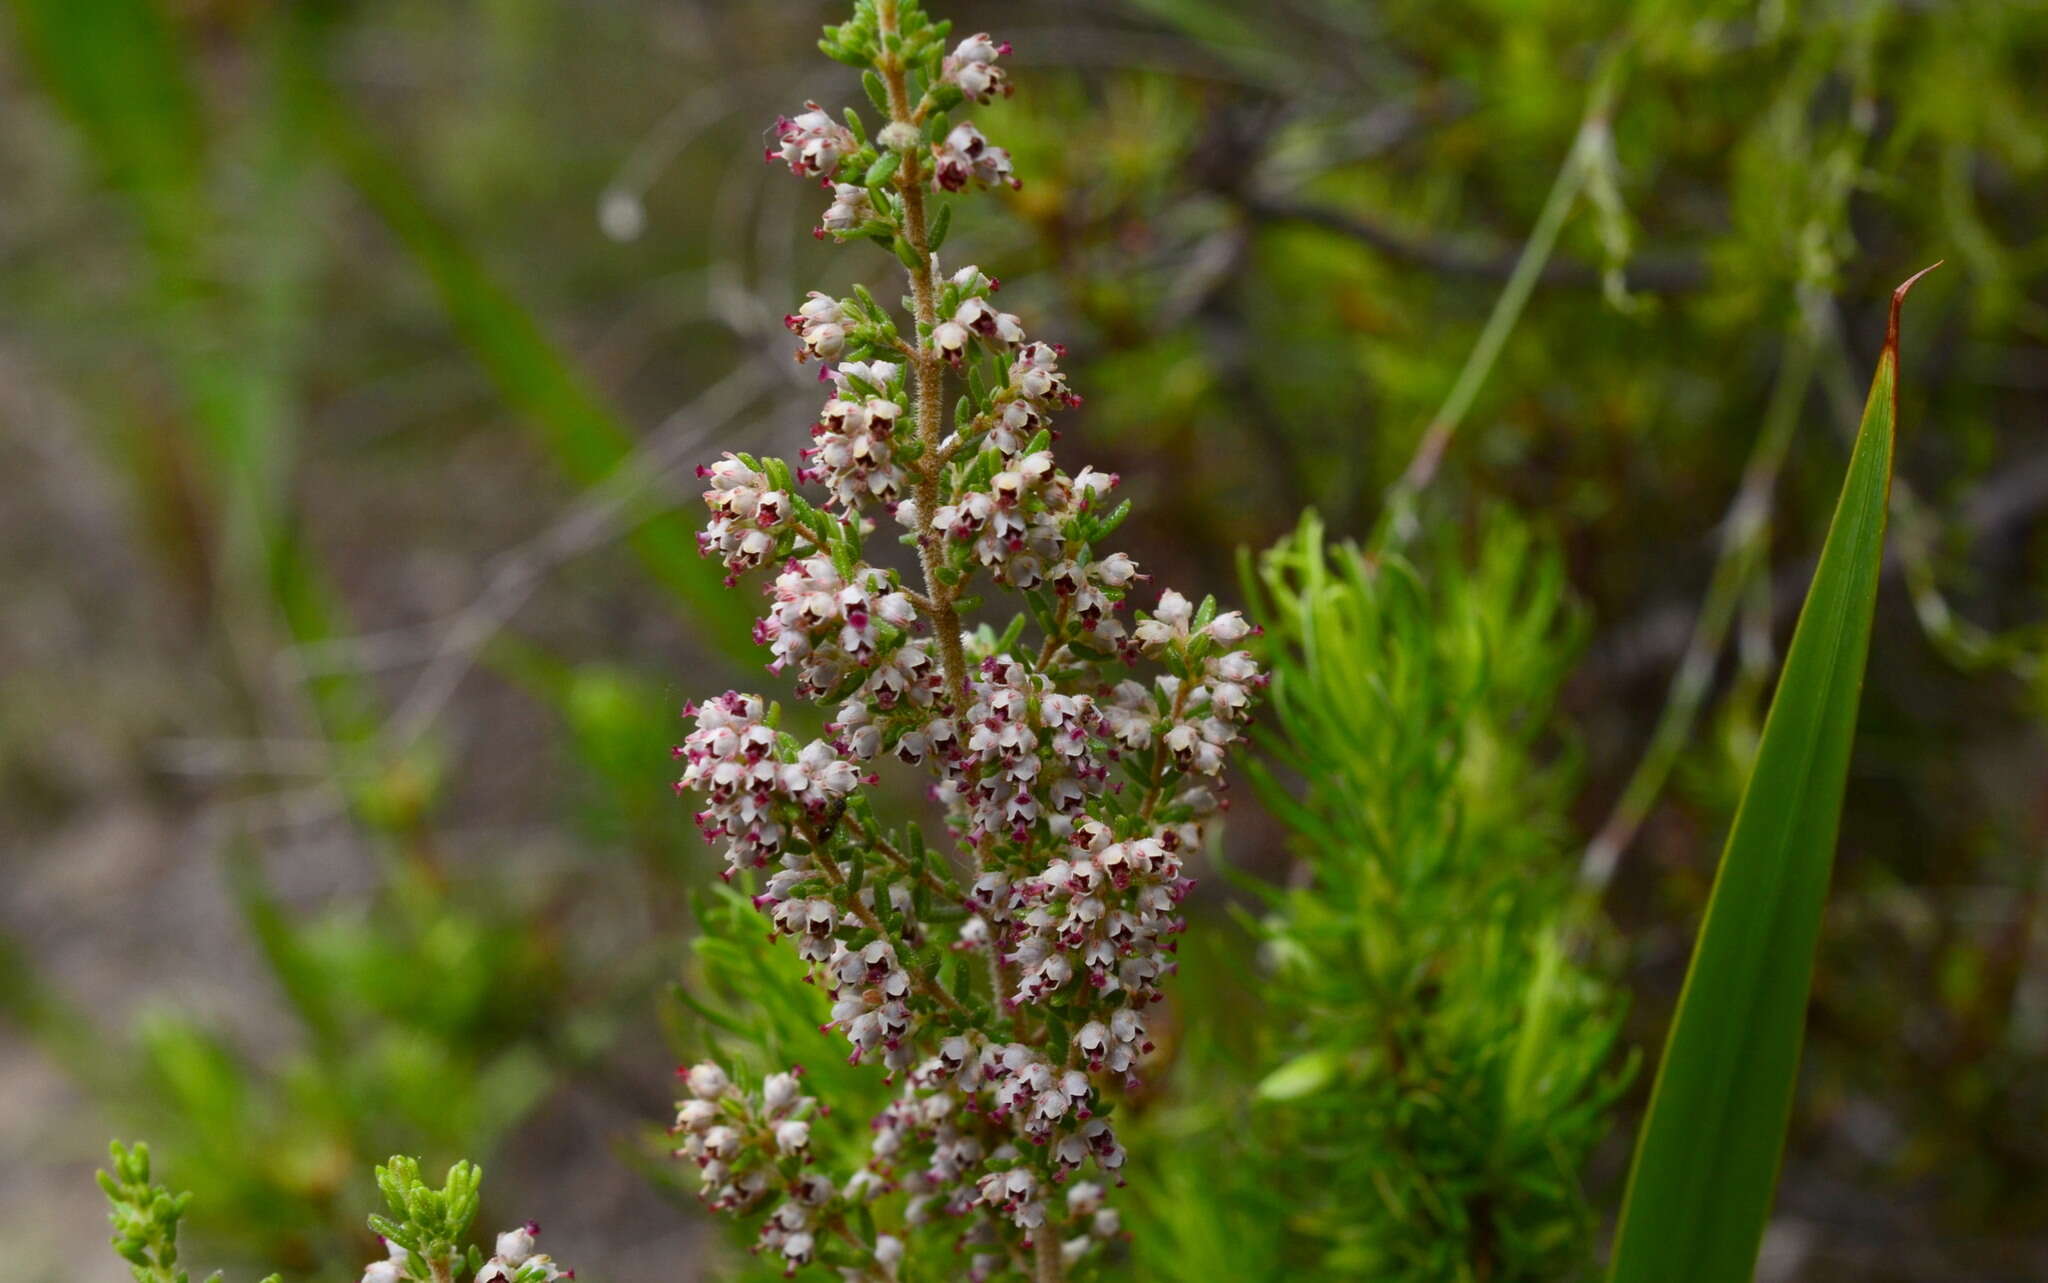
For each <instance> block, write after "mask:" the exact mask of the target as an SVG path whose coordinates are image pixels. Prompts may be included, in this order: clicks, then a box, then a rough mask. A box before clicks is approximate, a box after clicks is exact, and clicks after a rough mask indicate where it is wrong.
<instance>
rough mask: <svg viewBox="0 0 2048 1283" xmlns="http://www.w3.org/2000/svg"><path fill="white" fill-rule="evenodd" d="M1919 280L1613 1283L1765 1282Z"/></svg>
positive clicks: (1797, 647) (1809, 622) (1701, 958)
mask: <svg viewBox="0 0 2048 1283" xmlns="http://www.w3.org/2000/svg"><path fill="white" fill-rule="evenodd" d="M1936 266H1939V264H1937V265H1936ZM1932 270H1933V268H1928V269H1927V271H1932ZM1925 274H1926V273H1925V272H1922V273H1921V274H1920V275H1925ZM1919 279H1920V276H1919V275H1916V276H1914V277H1913V278H1912V279H1911V280H1908V281H1907V282H1906V283H1905V284H1903V285H1901V286H1899V288H1898V290H1897V291H1896V292H1894V293H1893V295H1892V306H1891V324H1890V327H1889V329H1888V331H1887V334H1886V338H1885V345H1884V353H1883V355H1882V356H1880V357H1879V358H1878V364H1877V375H1876V377H1875V378H1874V379H1873V380H1872V381H1871V385H1870V399H1869V401H1868V402H1867V403H1866V404H1865V406H1864V410H1863V423H1862V426H1861V427H1860V428H1859V429H1858V431H1857V434H1856V445H1855V450H1854V451H1853V453H1852V454H1851V456H1850V459H1849V475H1848V479H1847V480H1846V481H1844V482H1843V485H1842V497H1841V500H1840V501H1839V503H1838V504H1837V505H1836V508H1835V516H1834V520H1833V522H1832V523H1831V524H1830V525H1829V527H1828V537H1827V543H1826V545H1825V546H1824V547H1823V548H1822V550H1821V557H1820V563H1819V565H1818V567H1817V568H1816V569H1815V571H1814V576H1813V585H1812V587H1811V588H1810V589H1809V590H1808V591H1807V596H1806V605H1805V607H1804V608H1803V609H1802V610H1801V611H1800V614H1799V625H1798V627H1797V629H1796V630H1795V631H1794V632H1793V635H1792V646H1791V649H1790V650H1789V651H1788V652H1787V654H1786V657H1785V669H1784V673H1783V674H1782V676H1781V677H1780V679H1779V682H1778V690H1777V694H1776V695H1775V696H1774V697H1773V699H1772V701H1771V711H1770V716H1769V718H1768V720H1767V721H1766V722H1765V725H1764V735H1763V741H1762V744H1761V746H1760V747H1759V749H1758V752H1757V759H1756V767H1755V770H1754V771H1753V772H1752V773H1751V775H1750V779H1749V785H1748V787H1747V788H1746V789H1744V791H1743V796H1742V804H1741V806H1740V808H1739V809H1738V810H1737V812H1736V815H1735V825H1734V828H1733V829H1732V830H1731V831H1730V833H1729V835H1728V846H1727V849H1726V850H1725V851H1724V852H1723V853H1722V856H1721V869H1720V873H1719V874H1718V875H1717V876H1716V878H1715V880H1714V892H1713V896H1712V898H1711V899H1710V900H1709V901H1708V904H1707V914H1706V921H1705V922H1704V923H1703V924H1702V925H1701V927H1700V934H1699V939H1698V942H1697V943H1696V945H1695V947H1694V949H1693V958H1692V966H1691V969H1690V970H1689V971H1688V972H1687V973H1686V978H1685V989H1684V992H1683V993H1682V994H1681V995H1680V997H1679V1000H1678V1011H1677V1014H1676V1015H1675V1016H1674V1017H1673V1020H1672V1026H1671V1034H1670V1037H1669V1039H1668V1040H1667V1041H1666V1043H1665V1045H1664V1057H1663V1062H1662V1064H1661V1065H1660V1066H1659V1069H1658V1073H1657V1085H1656V1088H1655V1090H1654V1091H1653V1092H1652V1093H1651V1096H1650V1110H1649V1114H1648V1116H1647V1117H1645V1118H1644V1120H1643V1127H1642V1131H1641V1133H1640V1135H1639V1136H1638V1137H1637V1142H1636V1156H1635V1166H1634V1168H1633V1170H1632V1171H1631V1172H1630V1174H1629V1186H1628V1194H1627V1197H1626V1198H1625V1200H1624V1201H1623V1204H1622V1211H1621V1224H1620V1227H1619V1228H1618V1229H1617V1230H1616V1233H1615V1244H1614V1259H1613V1264H1612V1266H1611V1267H1610V1272H1609V1276H1608V1277H1609V1280H1610V1283H1739V1281H1740V1280H1744V1279H1748V1278H1749V1277H1750V1276H1751V1274H1752V1272H1753V1271H1754V1269H1755V1266H1756V1254H1757V1248H1758V1245H1759V1243H1760V1242H1761V1240H1762V1237H1763V1230H1764V1222H1765V1218H1766V1217H1767V1216H1768V1215H1769V1213H1770V1207H1771V1200H1772V1196H1773V1194H1774V1192H1775V1189H1776V1185H1777V1174H1778V1163H1779V1159H1780V1156H1781V1155H1782V1153H1783V1150H1784V1144H1785V1128H1786V1124H1787V1122H1788V1121H1789V1118H1790V1115H1791V1109H1792V1091H1793V1081H1794V1077H1795V1075H1796V1074H1797V1072H1798V1068H1799V1048H1800V1040H1801V1035H1802V1032H1803V1028H1802V1027H1803V1025H1804V1023H1805V1017H1806V1001H1807V992H1808V989H1809V988H1810V986H1811V984H1812V980H1813V957H1814V948H1815V945H1816V943H1817V941H1818V938H1819V934H1820V917H1821V909H1822V906H1823V904H1824V902H1825V900H1826V898H1827V885H1828V874H1829V870H1830V867H1831V865H1832V864H1833V861H1834V850H1835V835H1836V830H1837V828H1838V826H1839V824H1840V821H1841V810H1842V790H1843V786H1844V783H1845V781H1846V779H1847V776H1848V770H1849V750H1850V745H1851V741H1852V740H1853V739H1854V738H1855V732H1856V709H1857V704H1858V702H1859V699H1860V696H1861V694H1862V688H1863V666H1864V660H1865V658H1866V657H1867V656H1868V654H1869V650H1870V629H1871V618H1872V614H1873V612H1874V610H1875V607H1876V602H1877V584H1878V576H1879V571H1880V568H1881V566H1882V563H1883V559H1884V527H1885V512H1886V506H1887V503H1888V501H1889V499H1890V494H1891V476H1892V444H1893V434H1894V429H1895V424H1896V421H1897V418H1898V364H1899V344H1898V338H1899V304H1900V303H1901V302H1903V301H1904V299H1905V296H1906V291H1907V290H1908V289H1910V288H1911V287H1912V285H1913V282H1914V281H1917V280H1919Z"/></svg>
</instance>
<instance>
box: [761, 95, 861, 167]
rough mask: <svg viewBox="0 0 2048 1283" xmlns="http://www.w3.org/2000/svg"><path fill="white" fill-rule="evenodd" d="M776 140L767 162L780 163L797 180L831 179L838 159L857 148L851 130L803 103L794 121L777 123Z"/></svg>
mask: <svg viewBox="0 0 2048 1283" xmlns="http://www.w3.org/2000/svg"><path fill="white" fill-rule="evenodd" d="M775 138H776V142H777V144H778V145H777V146H776V147H773V148H770V149H769V151H768V159H769V160H771V161H775V160H780V161H782V162H783V163H784V164H786V165H788V166H789V172H790V173H792V174H795V175H797V176H798V177H799V178H811V177H816V178H830V177H831V176H832V174H833V172H834V171H835V170H837V169H838V168H839V159H840V157H842V156H844V155H845V154H846V153H847V152H850V151H852V150H853V149H854V148H855V147H857V146H859V143H858V142H857V141H856V140H855V139H854V136H853V131H852V130H850V129H848V128H847V127H846V126H845V125H842V124H840V123H839V122H838V121H836V120H834V119H832V117H831V116H829V115H827V114H826V113H825V111H824V109H822V108H821V107H819V106H818V104H816V103H814V102H807V103H805V104H804V109H803V110H802V111H801V112H799V113H797V117H796V119H794V120H791V119H788V118H787V117H785V118H783V119H781V120H778V121H776V122H775Z"/></svg>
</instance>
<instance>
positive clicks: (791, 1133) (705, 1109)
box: [671, 1061, 903, 1275]
mask: <svg viewBox="0 0 2048 1283" xmlns="http://www.w3.org/2000/svg"><path fill="white" fill-rule="evenodd" d="M680 1073H681V1076H682V1077H683V1080H684V1083H685V1085H686V1086H687V1087H688V1089H689V1098H688V1099H686V1100H684V1101H683V1102H682V1103H681V1104H679V1105H677V1106H676V1121H675V1126H674V1127H673V1128H672V1129H671V1132H672V1134H674V1135H678V1136H680V1137H682V1144H681V1145H680V1146H679V1147H678V1148H677V1149H676V1156H677V1157H678V1158H686V1159H689V1160H690V1161H691V1162H694V1163H695V1164H697V1168H698V1171H699V1173H700V1177H701V1188H702V1194H703V1197H704V1200H705V1202H706V1203H707V1204H709V1205H710V1206H711V1207H713V1208H715V1209H717V1210H720V1211H734V1212H743V1211H748V1210H751V1209H754V1208H757V1207H765V1206H766V1205H767V1204H769V1203H771V1202H773V1203H775V1206H774V1207H773V1209H772V1210H770V1211H769V1214H768V1216H767V1217H766V1219H765V1220H764V1221H763V1222H762V1224H761V1227H760V1236H759V1239H758V1241H757V1242H756V1243H755V1245H754V1250H755V1251H757V1252H764V1253H768V1254H770V1255H772V1256H774V1257H776V1258H778V1259H780V1260H781V1261H782V1262H783V1264H784V1266H785V1268H786V1270H787V1271H788V1272H789V1273H791V1274H794V1273H795V1272H796V1271H797V1269H799V1268H800V1267H802V1266H804V1265H808V1264H810V1262H811V1260H812V1259H813V1257H814V1256H815V1255H816V1253H817V1249H818V1242H819V1238H820V1236H821V1234H823V1233H824V1231H825V1228H826V1227H827V1226H828V1225H829V1224H831V1223H832V1222H833V1221H834V1220H835V1219H837V1217H838V1216H840V1215H842V1214H843V1212H844V1210H845V1208H846V1207H847V1206H848V1205H849V1202H850V1201H851V1200H857V1199H858V1198H859V1197H860V1191H859V1190H854V1191H852V1192H851V1194H842V1192H841V1191H840V1190H838V1189H837V1188H835V1187H834V1185H833V1183H832V1181H831V1179H830V1178H828V1177H826V1176H823V1175H821V1174H819V1173H817V1172H815V1171H809V1170H806V1164H807V1163H808V1161H809V1158H810V1146H811V1122H810V1120H811V1117H812V1116H813V1115H814V1114H816V1113H817V1112H818V1110H819V1105H818V1102H817V1100H816V1098H814V1097H811V1096H806V1095H804V1094H803V1087H802V1083H801V1078H802V1074H803V1070H802V1069H801V1068H797V1069H792V1070H789V1071H788V1072H786V1073H779V1074H770V1075H769V1076H768V1078H767V1079H766V1080H765V1081H763V1082H762V1084H761V1086H760V1088H759V1090H757V1091H753V1092H744V1091H741V1090H740V1089H739V1088H738V1087H737V1086H735V1085H734V1084H733V1082H732V1080H731V1079H730V1078H728V1077H727V1076H726V1073H725V1071H724V1070H723V1069H721V1068H719V1067H718V1066H717V1065H715V1064H713V1063H711V1062H709V1061H706V1062H704V1063H701V1064H697V1065H692V1066H690V1067H689V1068H688V1069H685V1070H682V1071H680ZM777 1196H779V1199H780V1201H779V1202H777V1201H776V1198H777ZM902 1254H903V1245H902V1243H901V1241H900V1240H891V1239H890V1238H889V1237H888V1236H886V1235H883V1236H881V1237H879V1238H878V1239H877V1240H876V1241H875V1243H874V1245H873V1249H872V1253H871V1256H872V1259H873V1261H874V1262H875V1263H876V1264H878V1265H880V1266H881V1267H882V1268H883V1269H884V1271H885V1272H886V1273H889V1274H891V1275H893V1272H894V1267H895V1263H896V1262H897V1261H898V1260H900V1259H902Z"/></svg>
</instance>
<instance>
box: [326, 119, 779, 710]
mask: <svg viewBox="0 0 2048 1283" xmlns="http://www.w3.org/2000/svg"><path fill="white" fill-rule="evenodd" d="M322 124H323V126H324V128H323V135H324V138H325V142H326V144H327V147H328V150H329V152H330V153H331V154H332V155H333V157H334V158H335V160H336V161H337V162H338V163H339V165H340V167H341V169H342V171H343V172H344V173H345V174H346V175H347V177H348V179H349V181H350V182H351V183H353V184H354V185H355V187H356V189H357V190H358V191H359V192H361V193H362V195H363V197H364V198H365V199H367V200H368V201H369V203H370V204H371V205H372V206H373V207H374V208H375V209H376V211H377V213H378V214H379V215H380V216H381V217H382V218H383V220H384V222H385V224H386V226H388V227H389V228H390V229H391V231H392V233H393V234H394V235H395V236H396V237H397V238H398V240H399V242H400V244H402V245H403V246H404V247H405V249H406V251H407V252H408V253H410V254H411V255H412V257H413V260H414V262H415V263H417V264H418V266H419V267H420V269H421V270H422V271H423V272H424V273H425V275H426V276H427V278H428V280H430V281H431V282H432V283H433V286H434V289H435V291H436V293H437V294H438V295H439V297H440V300H441V304H442V309H443V310H444V311H445V312H446V313H447V316H448V319H449V321H450V322H451V323H452V324H453V325H454V327H455V330H456V332H457V333H458V334H459V335H460V336H461V338H462V340H463V341H464V342H465V343H466V344H468V346H469V348H470V350H471V351H472V352H473V353H475V355H476V357H477V359H478V360H479V361H481V362H482V364H483V366H484V368H485V370H486V371H487V372H488V373H489V374H490V376H491V379H492V381H493V383H495V384H496V386H497V388H498V392H499V395H501V396H502V397H503V398H504V400H505V403H506V404H507V405H508V406H510V407H511V408H512V409H513V410H515V411H517V412H518V413H519V414H520V415H521V416H523V417H524V418H525V419H526V420H527V421H528V422H529V423H530V424H531V425H532V426H533V427H534V428H535V429H536V430H537V431H538V433H539V436H540V438H541V440H542V442H543V444H544V445H545V446H546V447H547V449H548V451H549V452H550V453H551V454H552V455H553V456H554V458H555V460H556V463H557V465H558V466H559V467H560V468H561V470H562V472H563V473H564V474H566V475H567V476H568V477H569V479H570V480H572V481H574V482H576V483H578V484H580V485H596V484H598V483H599V482H601V481H603V480H605V479H606V478H607V477H608V476H610V475H611V474H612V472H613V470H614V469H616V468H618V467H619V466H620V465H621V464H622V463H624V462H625V461H626V460H627V459H629V458H630V457H631V455H632V453H633V449H634V445H635V438H634V433H633V431H632V430H631V429H630V428H629V427H628V426H627V425H626V424H625V423H624V422H623V421H622V420H621V418H620V417H619V415H618V414H617V413H616V412H615V411H614V410H613V409H612V408H611V407H610V406H609V405H607V404H606V402H605V399H604V398H603V397H602V396H601V395H600V394H599V393H598V391H597V390H596V389H595V388H593V387H592V386H591V385H590V383H589V382H588V381H587V380H586V379H585V378H584V377H583V375H582V374H581V373H580V372H579V371H578V370H577V369H576V368H575V367H574V366H573V365H572V364H571V363H570V361H569V359H568V357H567V356H565V355H564V354H563V352H562V350H561V349H560V348H559V347H558V346H557V345H556V344H555V343H554V341H553V340H552V339H550V338H549V337H548V335H547V333H546V331H545V330H543V329H542V328H541V325H540V322H539V321H538V320H536V319H535V317H534V316H533V314H532V313H531V312H530V311H528V310H527V309H526V307H525V306H524V305H522V304H521V303H520V302H519V300H518V299H516V298H514V297H513V295H512V294H511V292H510V291H508V290H507V289H506V288H505V287H504V286H503V285H501V284H500V283H499V282H498V281H497V279H496V278H495V277H493V276H492V275H491V273H490V272H489V270H488V269H487V268H486V267H485V265H484V263H483V262H482V261H481V260H480V259H478V258H477V256H476V255H475V254H474V253H472V252H471V250H470V249H469V247H468V246H467V245H465V244H464V243H463V241H462V239H461V238H460V237H459V236H458V235H457V234H456V233H455V232H454V231H453V230H452V229H451V228H450V227H448V225H447V224H445V223H444V222H443V221H442V220H441V219H440V218H439V217H438V216H437V215H436V214H435V213H434V212H433V211H432V210H430V209H429V208H428V207H427V205H426V203H425V202H424V201H423V200H421V199H420V197H419V195H418V193H417V192H416V191H415V189H414V186H413V184H412V183H411V182H409V181H408V179H407V177H406V175H405V174H404V173H403V172H402V171H401V170H400V169H399V167H398V165H397V164H396V163H395V162H394V161H393V160H392V159H391V158H390V157H389V156H388V155H386V154H385V152H384V151H383V149H382V148H381V147H380V146H379V145H378V143H377V141H376V140H375V139H373V138H372V137H371V136H370V135H369V134H368V133H367V132H366V131H365V130H364V129H363V128H362V126H361V125H360V124H358V123H357V121H356V120H355V119H353V118H352V116H351V115H350V114H349V112H348V109H347V106H346V105H345V104H344V102H343V101H342V99H341V98H340V96H339V95H338V94H335V93H332V92H331V91H330V92H329V95H328V100H327V102H326V104H325V111H324V115H323V120H322ZM631 541H632V545H633V548H634V550H635V551H636V552H637V553H638V554H639V556H640V560H641V562H642V564H643V565H644V566H645V567H646V568H647V570H648V572H649V573H650V574H652V575H653V576H654V578H655V579H657V580H658V581H660V582H661V584H662V585H663V586H664V587H666V588H667V589H668V590H669V591H670V592H672V593H673V594H674V595H675V596H676V597H677V598H678V599H679V600H681V601H682V603H683V604H684V605H685V606H686V607H687V608H688V609H689V611H690V613H691V615H692V616H693V618H695V619H696V620H697V622H698V624H699V626H700V628H701V629H702V632H703V634H704V636H705V639H706V640H707V641H709V642H711V643H712V644H714V645H715V646H717V648H718V649H719V651H720V652H721V653H722V654H724V655H725V656H726V657H727V658H728V659H731V660H733V661H735V662H736V663H738V664H740V665H741V666H742V667H745V668H747V669H749V670H751V669H753V668H755V667H757V666H758V665H759V664H760V662H761V659H760V650H759V647H757V646H756V645H755V644H754V642H753V631H752V630H753V615H752V612H751V609H750V607H749V606H748V605H747V604H746V598H745V597H743V596H742V595H741V594H739V593H735V592H731V591H728V590H727V589H726V588H725V586H724V582H723V574H724V572H723V571H722V570H720V569H719V567H718V566H717V564H716V563H715V562H712V561H707V560H705V559H703V558H701V557H700V556H699V555H698V553H697V540H696V534H695V532H694V530H693V529H692V526H691V522H690V520H689V518H688V517H686V516H685V515H684V514H682V513H680V512H676V511H670V510H666V509H664V510H660V511H657V512H654V513H653V514H651V515H650V516H649V517H648V518H647V519H646V520H645V521H642V522H641V523H639V524H638V525H637V526H635V528H634V529H633V532H632V535H631Z"/></svg>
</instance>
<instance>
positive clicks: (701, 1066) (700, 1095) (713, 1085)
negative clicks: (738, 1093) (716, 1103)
mask: <svg viewBox="0 0 2048 1283" xmlns="http://www.w3.org/2000/svg"><path fill="white" fill-rule="evenodd" d="M688 1082H689V1087H690V1094H691V1095H693V1096H695V1097H696V1098H697V1099H699V1100H715V1099H717V1098H718V1097H720V1096H723V1095H724V1094H725V1092H726V1089H727V1088H728V1087H730V1086H732V1080H731V1079H730V1078H727V1077H726V1076H725V1070H723V1069H721V1068H719V1067H718V1065H717V1064H716V1063H714V1062H712V1061H709V1060H701V1061H698V1062H697V1063H696V1064H694V1065H691V1066H690V1071H689V1076H688Z"/></svg>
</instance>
